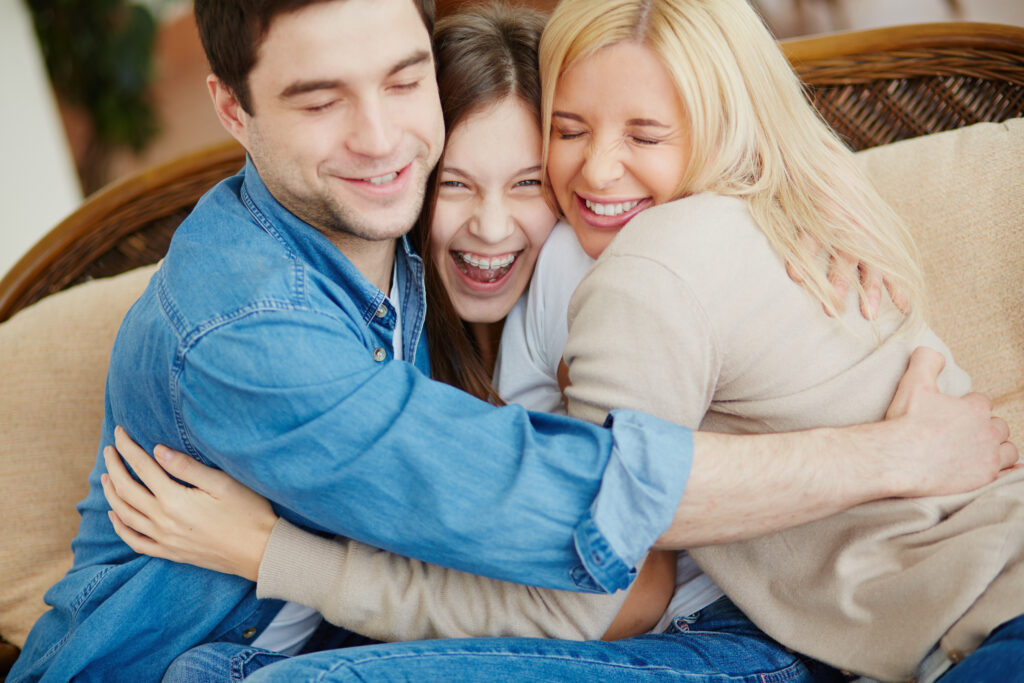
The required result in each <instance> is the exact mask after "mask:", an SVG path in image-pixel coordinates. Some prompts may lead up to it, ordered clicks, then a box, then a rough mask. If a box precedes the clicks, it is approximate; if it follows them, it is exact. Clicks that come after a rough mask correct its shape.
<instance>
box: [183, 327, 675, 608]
mask: <svg viewBox="0 0 1024 683" xmlns="http://www.w3.org/2000/svg"><path fill="white" fill-rule="evenodd" d="M180 368H181V369H180V371H179V373H178V374H177V375H176V379H175V380H174V382H175V386H174V387H172V394H173V395H175V396H177V397H179V403H178V406H177V408H176V410H177V411H178V415H177V420H178V423H179V424H180V425H181V428H180V432H181V439H182V445H183V447H184V448H185V450H187V451H189V452H190V453H192V454H193V455H194V456H195V457H198V458H200V459H202V460H205V461H207V462H209V463H212V464H214V465H215V466H217V467H220V468H222V469H223V470H225V471H226V472H227V473H228V474H230V475H231V476H233V477H235V478H236V479H238V480H239V481H241V482H242V483H244V484H246V485H247V486H249V487H251V488H253V489H254V490H256V491H257V492H259V493H261V494H262V495H264V496H266V497H268V498H269V499H270V500H271V501H272V502H273V503H274V504H275V507H276V508H277V509H278V511H279V513H280V514H281V515H282V516H284V517H285V518H287V519H289V520H290V521H292V522H295V523H298V524H300V525H304V526H312V527H314V528H319V529H321V530H324V531H329V532H331V533H336V534H340V535H343V536H348V537H351V538H354V539H356V540H359V541H362V542H364V543H367V544H369V545H373V546H375V547H379V548H384V549H386V550H390V551H392V552H396V553H398V554H401V555H405V556H408V557H414V558H416V559H420V560H424V561H427V562H432V563H435V564H440V565H443V566H447V567H453V568H455V569H460V570H463V571H467V572H472V573H475V574H481V575H484V576H491V577H494V578H498V579H503V580H507V581H515V582H518V583H528V584H533V585H539V586H544V587H550V588H561V589H568V590H584V591H595V592H601V591H613V590H616V589H620V588H624V587H626V586H627V585H629V583H630V581H631V580H632V578H633V575H634V571H635V565H636V563H637V562H638V561H639V559H640V558H641V557H642V556H643V554H644V553H645V552H646V550H647V549H648V548H649V547H650V545H651V544H652V543H653V542H654V541H655V540H656V539H657V537H658V536H659V535H660V534H661V533H662V532H663V531H664V530H665V528H667V526H668V524H669V522H670V521H671V518H672V514H673V513H674V511H675V509H676V506H677V504H678V500H679V497H680V495H681V493H682V489H683V486H684V485H685V481H686V477H687V475H688V471H689V468H688V466H687V467H683V466H680V463H681V462H686V463H688V462H689V458H690V454H691V453H692V437H691V435H690V433H689V431H688V430H686V429H683V428H681V427H676V426H673V425H670V424H668V423H666V422H661V421H659V420H656V419H655V418H650V417H647V416H642V415H639V414H634V413H620V414H617V415H615V416H614V417H613V419H612V420H611V424H610V427H598V426H595V425H591V424H589V423H586V422H583V421H579V420H575V419H571V418H567V417H562V416H552V415H546V414H539V413H528V412H527V411H525V410H523V409H522V408H520V407H518V406H505V407H501V408H497V407H494V406H491V405H489V404H487V403H484V402H482V401H479V400H477V399H475V398H473V397H471V396H469V395H468V394H465V393H464V392H461V391H458V390H456V389H454V388H452V387H450V386H448V385H445V384H441V383H438V382H434V381H431V380H430V379H428V378H426V377H425V376H423V375H422V374H421V373H420V372H419V371H417V370H416V369H415V368H414V367H413V366H412V365H410V364H408V363H405V362H401V361H394V360H390V361H385V362H378V361H376V360H374V358H373V353H372V350H370V349H368V348H367V347H366V344H365V342H364V340H361V339H360V338H359V335H358V330H357V329H355V328H354V327H353V326H352V324H351V323H350V322H347V321H345V320H344V319H334V318H331V317H330V316H324V315H322V314H319V313H317V312H303V311H294V310H292V311H280V310H269V311H253V312H249V313H248V314H246V315H244V316H239V318H238V319H235V320H228V321H225V322H223V323H222V324H220V325H218V326H216V327H215V328H213V329H209V330H206V331H204V333H203V334H202V335H197V336H195V337H194V338H192V339H190V345H189V347H188V348H187V349H186V350H185V352H184V353H183V354H182V361H181V363H180Z"/></svg>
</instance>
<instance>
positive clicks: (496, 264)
mask: <svg viewBox="0 0 1024 683" xmlns="http://www.w3.org/2000/svg"><path fill="white" fill-rule="evenodd" d="M456 253H457V254H458V255H459V258H461V259H462V260H463V261H465V262H466V263H468V264H469V265H471V266H473V267H474V268H479V269H480V270H491V269H493V268H504V267H506V266H510V265H512V262H513V261H515V260H516V256H517V255H516V254H506V255H505V256H496V257H494V258H487V257H486V256H485V257H484V258H478V257H476V256H473V255H472V254H468V253H466V252H464V251H459V252H456Z"/></svg>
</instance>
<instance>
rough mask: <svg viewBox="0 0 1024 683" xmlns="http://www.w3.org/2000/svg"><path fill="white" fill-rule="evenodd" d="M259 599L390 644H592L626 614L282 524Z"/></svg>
mask: <svg viewBox="0 0 1024 683" xmlns="http://www.w3.org/2000/svg"><path fill="white" fill-rule="evenodd" d="M256 590H257V595H258V596H259V597H261V598H279V599H283V600H291V601H292V602H298V603H300V604H303V605H307V606H309V607H313V608H315V609H317V610H319V611H320V613H321V614H323V615H324V618H326V619H327V620H328V621H330V622H332V623H334V624H337V625H339V626H342V627H344V628H347V629H349V630H351V631H355V632H356V633H360V634H362V635H365V636H368V637H370V638H375V639H377V640H383V641H405V640H422V639H427V638H470V637H480V636H520V637H531V638H561V639H566V640H592V639H596V638H600V637H601V635H602V634H603V633H604V632H605V631H606V630H607V629H608V626H609V625H610V624H611V622H612V620H613V619H614V618H615V615H616V614H617V613H618V611H619V608H620V607H621V606H622V602H623V601H624V600H625V597H626V595H627V591H619V592H618V593H614V594H612V595H598V594H593V593H574V592H570V591H558V590H552V589H545V588H536V587H533V586H522V585H519V584H515V583H508V582H505V581H497V580H495V579H487V578H484V577H482V576H476V575H473V574H467V573H465V572H460V571H456V570H454V569H446V568H444V567H439V566H437V565H433V564H428V563H426V562H420V561H419V560H412V559H409V558H406V557H402V556H400V555H395V554H393V553H389V552H387V551H385V550H380V549H378V548H374V547H372V546H368V545H366V544H364V543H360V542H358V541H353V540H348V539H343V538H323V537H320V536H317V535H314V534H311V533H309V532H308V531H305V530H303V529H300V528H299V527H296V526H294V525H292V524H290V523H288V522H287V521H285V520H283V519H282V520H279V521H278V523H277V525H276V526H275V527H274V530H273V532H272V533H271V536H270V541H269V542H268V544H267V548H266V551H265V552H264V554H263V562H262V563H261V564H260V569H259V580H258V581H257V584H256Z"/></svg>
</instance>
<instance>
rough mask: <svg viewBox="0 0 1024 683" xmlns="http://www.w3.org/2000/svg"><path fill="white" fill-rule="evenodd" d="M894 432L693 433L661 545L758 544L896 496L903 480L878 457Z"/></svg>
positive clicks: (876, 427) (877, 427) (883, 428)
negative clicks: (684, 477) (685, 473)
mask: <svg viewBox="0 0 1024 683" xmlns="http://www.w3.org/2000/svg"><path fill="white" fill-rule="evenodd" d="M887 432H888V433H889V434H890V435H887ZM892 432H893V428H892V427H890V426H887V425H886V423H878V424H872V425H861V426H857V427H850V428H846V429H828V428H825V429H814V430H809V431H805V432H792V433H786V434H762V435H751V436H734V435H725V434H713V433H710V432H698V433H695V434H694V461H693V466H692V468H691V470H690V478H689V481H688V482H687V486H686V492H685V493H684V494H683V497H682V499H681V500H680V502H679V507H678V508H677V510H676V515H675V519H674V521H673V523H672V526H671V527H670V528H669V529H668V531H666V532H665V534H663V535H662V536H661V538H660V539H659V540H658V543H657V545H656V547H658V548H676V549H678V548H692V547H697V546H702V545H710V544H717V543H726V542H730V541H737V540H742V539H747V538H753V537H756V536H761V535H763V534H766V533H770V532H772V531H778V530H779V529H785V528H789V527H792V526H796V525H799V524H803V523H805V522H810V521H813V520H815V519H820V518H822V517H827V516H828V515H832V514H835V513H837V512H840V511H842V510H845V509H847V508H849V507H852V506H854V505H857V504H858V503H863V502H866V501H869V500H874V499H877V498H885V497H889V496H893V495H898V489H899V484H898V482H897V481H896V479H897V478H896V477H895V476H893V473H892V472H887V471H886V469H885V468H884V467H879V460H880V458H878V457H877V454H878V453H880V452H882V450H884V449H883V446H884V444H885V443H887V439H893V438H896V437H895V435H894V434H892Z"/></svg>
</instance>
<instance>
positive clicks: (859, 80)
mask: <svg viewBox="0 0 1024 683" xmlns="http://www.w3.org/2000/svg"><path fill="white" fill-rule="evenodd" d="M796 71H797V73H798V74H799V75H800V77H801V79H802V80H803V81H804V82H805V83H806V84H808V93H809V96H810V98H811V100H812V101H813V102H814V105H815V106H816V107H817V108H818V111H820V112H821V114H822V116H823V117H824V118H825V120H826V121H828V123H829V124H830V125H831V126H832V127H833V128H834V129H835V130H836V131H837V132H838V133H839V134H840V135H841V136H842V137H843V139H844V140H845V141H846V142H847V144H849V145H850V147H852V148H853V149H855V150H861V149H866V148H868V147H875V146H878V145H884V144H887V143H890V142H896V141H897V140H904V139H906V138H912V137H917V136H919V135H927V134H929V133H937V132H940V131H944V130H952V129H955V128H961V127H963V126H968V125H971V124H973V123H980V122H982V121H1004V120H1006V119H1010V118H1014V117H1017V116H1021V115H1024V58H1022V56H1021V54H1020V53H1011V52H1002V51H996V50H990V51H986V52H981V53H979V52H971V51H968V50H964V49H929V50H904V51H894V52H889V53H881V54H878V53H876V54H872V55H861V56H857V57H846V58H835V59H827V60H819V61H817V62H815V63H813V64H802V65H797V66H796Z"/></svg>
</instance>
